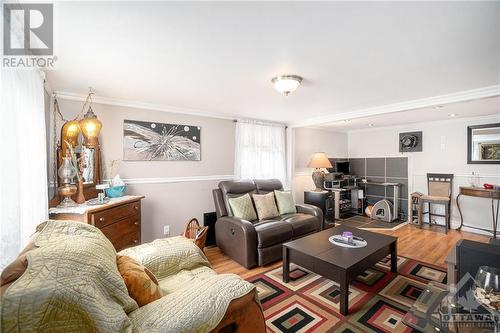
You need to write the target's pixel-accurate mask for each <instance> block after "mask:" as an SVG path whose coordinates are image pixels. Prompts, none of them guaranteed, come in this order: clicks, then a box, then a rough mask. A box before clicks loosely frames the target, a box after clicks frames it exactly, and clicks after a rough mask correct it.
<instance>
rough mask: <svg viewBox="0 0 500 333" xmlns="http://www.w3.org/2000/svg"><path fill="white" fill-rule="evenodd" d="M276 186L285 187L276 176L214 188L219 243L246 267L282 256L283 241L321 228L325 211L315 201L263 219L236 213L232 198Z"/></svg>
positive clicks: (274, 188) (272, 189)
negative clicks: (314, 203)
mask: <svg viewBox="0 0 500 333" xmlns="http://www.w3.org/2000/svg"><path fill="white" fill-rule="evenodd" d="M274 190H283V185H282V184H281V182H280V181H279V180H277V179H268V180H257V179H256V180H239V181H223V182H220V183H219V188H218V189H214V190H213V196H214V202H215V209H216V212H217V222H216V223H215V235H216V240H217V246H218V247H219V248H220V249H221V250H222V252H224V253H225V254H226V255H227V256H229V257H230V258H231V259H233V260H235V261H236V262H238V263H239V264H241V265H243V266H245V267H246V268H251V267H254V266H256V265H259V266H263V265H266V264H269V263H271V262H273V261H276V260H280V259H281V258H282V253H283V250H282V244H283V243H285V242H287V241H290V240H292V239H295V238H299V237H303V236H305V235H308V234H311V233H314V232H317V231H320V230H321V229H322V225H323V212H322V210H321V209H320V208H318V207H316V206H312V205H305V204H302V205H296V209H297V213H293V214H284V215H281V216H276V217H274V218H270V219H266V220H262V221H260V220H254V221H246V220H243V219H240V218H237V217H234V216H233V214H232V212H231V207H230V206H229V200H228V199H229V198H234V197H239V196H242V195H244V194H246V193H249V194H250V195H252V194H266V193H269V192H271V191H274Z"/></svg>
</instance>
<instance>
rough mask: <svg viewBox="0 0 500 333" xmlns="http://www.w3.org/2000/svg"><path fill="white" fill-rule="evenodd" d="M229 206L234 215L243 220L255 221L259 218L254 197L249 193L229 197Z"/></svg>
mask: <svg viewBox="0 0 500 333" xmlns="http://www.w3.org/2000/svg"><path fill="white" fill-rule="evenodd" d="M229 206H231V210H232V211H233V215H234V216H235V217H238V218H240V219H243V220H247V221H253V220H256V219H257V214H256V213H255V208H253V204H252V198H250V195H249V194H248V193H247V194H245V195H242V196H241V197H237V198H229Z"/></svg>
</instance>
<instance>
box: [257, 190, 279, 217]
mask: <svg viewBox="0 0 500 333" xmlns="http://www.w3.org/2000/svg"><path fill="white" fill-rule="evenodd" d="M252 197H253V202H254V203H255V208H257V216H258V217H259V220H264V219H268V218H272V217H276V216H278V215H280V214H279V213H278V208H277V207H276V201H275V200H274V192H269V193H268V194H254V195H253V196H252Z"/></svg>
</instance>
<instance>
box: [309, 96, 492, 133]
mask: <svg viewBox="0 0 500 333" xmlns="http://www.w3.org/2000/svg"><path fill="white" fill-rule="evenodd" d="M490 115H497V116H499V115H500V97H494V98H485V99H479V100H473V101H468V102H460V103H453V104H447V105H444V106H440V107H427V108H419V109H414V110H409V111H402V112H395V113H390V114H383V115H377V116H370V117H361V118H355V119H347V120H346V121H345V120H340V121H335V122H332V123H325V124H321V125H319V126H316V128H321V129H329V130H334V131H336V132H348V131H352V130H359V129H369V128H379V127H387V126H395V125H400V124H415V123H422V122H428V121H440V120H448V119H460V118H470V117H483V116H490Z"/></svg>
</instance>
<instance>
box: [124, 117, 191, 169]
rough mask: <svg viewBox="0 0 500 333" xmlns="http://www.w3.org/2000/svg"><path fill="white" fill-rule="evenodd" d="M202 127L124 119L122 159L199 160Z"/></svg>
mask: <svg viewBox="0 0 500 333" xmlns="http://www.w3.org/2000/svg"><path fill="white" fill-rule="evenodd" d="M200 136H201V127H200V126H191V125H182V124H169V123H160V122H150V121H138V120H124V121H123V160H125V161H200V160H201V137H200Z"/></svg>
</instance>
